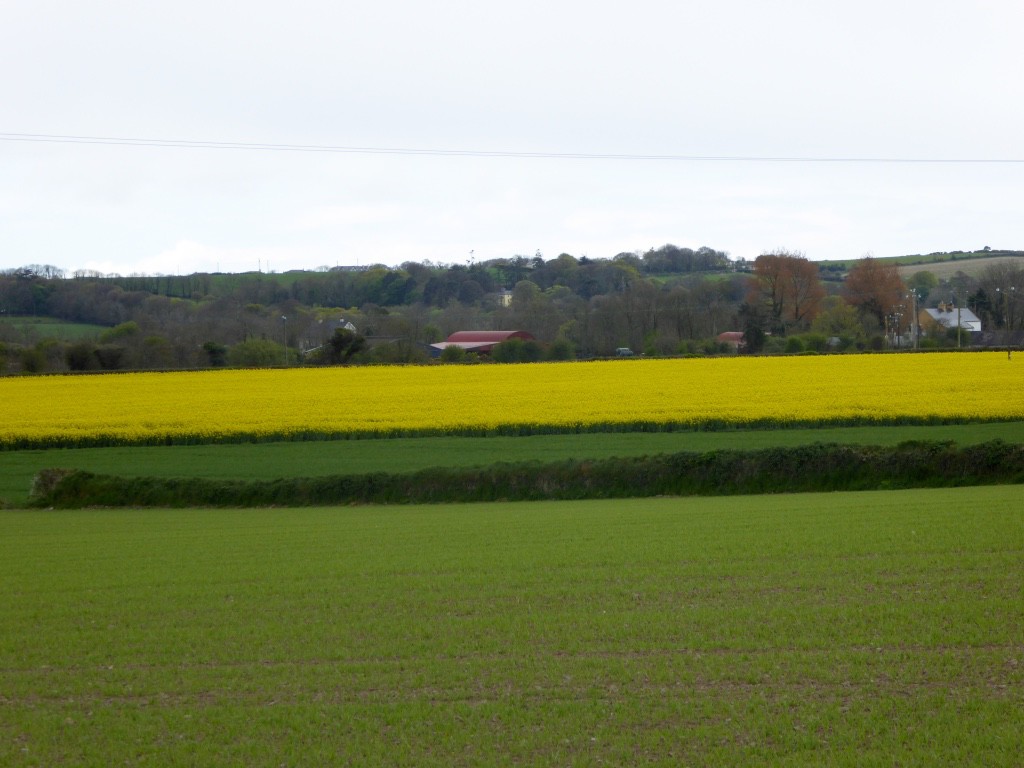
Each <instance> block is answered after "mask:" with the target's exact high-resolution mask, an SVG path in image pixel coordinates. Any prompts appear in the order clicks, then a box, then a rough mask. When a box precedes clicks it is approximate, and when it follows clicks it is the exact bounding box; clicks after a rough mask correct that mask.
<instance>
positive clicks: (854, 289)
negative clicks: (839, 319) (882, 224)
mask: <svg viewBox="0 0 1024 768" xmlns="http://www.w3.org/2000/svg"><path fill="white" fill-rule="evenodd" d="M907 295H908V291H907V286H906V283H904V282H903V278H902V277H900V273H899V269H898V268H897V267H896V265H895V264H893V263H891V262H888V263H887V262H883V261H879V260H878V259H876V258H874V257H872V256H865V257H864V258H863V259H860V260H858V261H857V262H856V263H855V264H854V265H853V267H852V268H851V269H850V272H849V274H847V276H846V280H845V281H844V282H843V296H844V298H845V299H846V301H847V302H849V303H850V304H851V305H853V306H854V307H856V308H857V311H858V312H859V313H860V314H861V316H862V317H873V318H874V319H875V320H877V321H878V325H879V327H885V325H886V318H887V317H889V316H891V315H894V314H896V313H899V314H900V315H901V316H902V317H905V318H907V319H908V320H909V314H910V313H909V312H908V311H907V309H908V299H907Z"/></svg>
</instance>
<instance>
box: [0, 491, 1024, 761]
mask: <svg viewBox="0 0 1024 768" xmlns="http://www.w3.org/2000/svg"><path fill="white" fill-rule="evenodd" d="M1019 492H1020V489H1019V488H1017V487H1012V486H1009V487H986V488H971V489H955V490H938V491H907V492H887V493H874V492H869V493H858V494H827V495H819V494H802V495H798V496H770V497H736V498H729V499H667V498H666V499H649V500H642V501H639V500H634V501H615V502H587V503H553V502H545V503H536V504H518V505H515V504H490V505H464V506H444V505H439V506H431V507H418V508H408V507H406V508H362V507H360V508H345V509H337V508H334V509H309V510H287V511H284V510H219V511H214V510H188V511H174V512H170V511H162V510H154V511H145V512H143V511H138V510H121V511H115V510H91V511H83V512H27V511H7V512H2V513H0V584H2V585H3V586H2V590H3V599H2V601H0V626H3V628H4V631H3V633H0V763H2V764H4V765H97V766H99V765H112V764H119V763H126V762H127V763H131V764H146V763H148V764H159V765H186V764H189V765H207V764H219V765H250V766H261V765H280V764H289V765H291V764H309V765H318V764H351V765H363V766H373V765H410V766H411V765H416V766H431V765H438V766H442V765H443V766H452V765H523V764H531V765H555V764H558V765H600V764H612V765H637V764H645V765H666V766H668V765H671V766H677V765H736V764H773V765H821V764H830V765H851V766H852V765H857V766H863V765H883V764H884V765H892V764H894V763H896V764H899V765H936V764H956V765H985V766H999V765H1014V764H1016V763H1017V761H1018V760H1019V751H1018V750H1019V739H1020V737H1019V724H1020V713H1021V711H1022V707H1024V640H1022V638H1024V601H1022V600H1021V596H1020V585H1021V583H1022V580H1024V516H1022V514H1021V511H1020V503H1019Z"/></svg>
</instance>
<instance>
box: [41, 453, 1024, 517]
mask: <svg viewBox="0 0 1024 768" xmlns="http://www.w3.org/2000/svg"><path fill="white" fill-rule="evenodd" d="M992 483H1024V445H1020V444H1010V443H1004V442H1002V441H999V440H997V441H994V442H989V443H983V444H980V445H974V446H968V447H959V446H957V445H956V444H955V443H953V442H906V443H901V444H900V445H898V446H889V447H882V446H856V445H836V444H822V443H818V444H815V445H807V446H800V447H794V448H768V449H763V450H756V451H734V450H719V451H710V452H707V453H676V454H663V455H657V456H641V457H634V458H621V459H618V458H616V459H602V460H579V461H577V460H572V461H561V462H555V463H552V464H541V463H525V464H495V465H491V466H487V467H479V468H469V469H465V468H451V469H449V468H435V469H426V470H422V471H419V472H414V473H408V474H387V473H372V474H365V475H340V476H332V477H312V478H285V479H279V480H267V481H252V482H250V481H226V480H224V481H218V480H201V479H187V478H183V479H165V478H152V477H117V476H113V475H94V474H92V473H89V472H82V471H64V470H46V471H44V472H42V473H40V474H39V476H38V477H37V478H36V482H35V483H34V485H33V492H32V501H31V503H32V504H33V505H34V506H38V507H61V508H73V507H84V506H137V507H147V506H155V507H200V506H212V507H265V506H282V507H293V506H310V505H332V504H423V503H439V502H472V501H498V500H509V501H528V500H541V499H600V498H624V497H630V496H633V497H636V496H659V495H673V496H680V495H706V496H716V495H727V494H756V493H794V492H803V491H845V490H868V489H881V488H887V489H888V488H919V487H941V486H961V485H981V484H992Z"/></svg>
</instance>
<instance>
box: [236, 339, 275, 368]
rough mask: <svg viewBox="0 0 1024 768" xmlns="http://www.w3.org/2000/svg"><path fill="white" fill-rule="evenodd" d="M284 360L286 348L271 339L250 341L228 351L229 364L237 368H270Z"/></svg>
mask: <svg viewBox="0 0 1024 768" xmlns="http://www.w3.org/2000/svg"><path fill="white" fill-rule="evenodd" d="M283 360H284V347H283V346H281V345H280V344H278V343H277V342H276V341H271V340H270V339H249V340H247V341H243V342H240V343H238V344H235V345H234V346H233V347H231V349H230V350H229V351H228V362H229V363H230V364H231V365H233V366H234V367H236V368H268V367H270V366H275V365H280V364H281V362H282V361H283Z"/></svg>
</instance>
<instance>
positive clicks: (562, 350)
mask: <svg viewBox="0 0 1024 768" xmlns="http://www.w3.org/2000/svg"><path fill="white" fill-rule="evenodd" d="M574 356H575V355H574V353H573V348H572V342H570V341H569V340H568V339H555V340H554V341H553V342H551V344H549V345H548V348H547V352H546V353H545V355H544V357H545V358H546V359H547V360H572V359H573V357H574Z"/></svg>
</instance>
